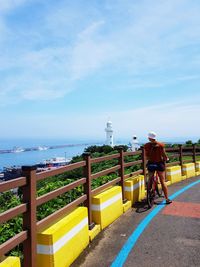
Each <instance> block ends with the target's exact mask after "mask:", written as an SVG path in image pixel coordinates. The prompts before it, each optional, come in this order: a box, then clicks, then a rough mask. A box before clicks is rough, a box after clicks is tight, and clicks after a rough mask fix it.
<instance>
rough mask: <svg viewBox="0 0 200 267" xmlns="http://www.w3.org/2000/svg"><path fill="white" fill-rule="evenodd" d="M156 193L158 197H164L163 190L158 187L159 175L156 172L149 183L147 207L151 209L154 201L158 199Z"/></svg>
mask: <svg viewBox="0 0 200 267" xmlns="http://www.w3.org/2000/svg"><path fill="white" fill-rule="evenodd" d="M156 193H157V195H158V197H161V196H162V188H161V187H160V188H159V187H158V174H157V172H155V173H154V174H153V175H152V176H151V177H150V178H149V179H148V182H147V205H148V208H149V209H150V208H151V207H152V206H153V204H154V199H155V197H156Z"/></svg>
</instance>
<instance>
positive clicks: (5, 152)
mask: <svg viewBox="0 0 200 267" xmlns="http://www.w3.org/2000/svg"><path fill="white" fill-rule="evenodd" d="M93 144H94V143H81V144H63V145H51V146H45V147H46V148H47V149H59V148H64V147H78V146H90V145H93ZM95 144H99V145H100V144H102V143H100V142H99V143H95ZM40 147H41V146H39V147H27V148H22V149H21V151H20V152H21V153H22V152H29V151H38V150H41V149H40ZM15 152H17V151H16V150H15V149H0V154H7V153H15Z"/></svg>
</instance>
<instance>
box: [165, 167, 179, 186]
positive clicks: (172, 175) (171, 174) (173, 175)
mask: <svg viewBox="0 0 200 267" xmlns="http://www.w3.org/2000/svg"><path fill="white" fill-rule="evenodd" d="M166 178H167V180H168V181H170V182H171V183H172V184H173V183H177V182H180V181H181V180H182V175H181V166H172V167H167V168H166Z"/></svg>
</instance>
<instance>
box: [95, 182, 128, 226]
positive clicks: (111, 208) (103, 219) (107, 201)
mask: <svg viewBox="0 0 200 267" xmlns="http://www.w3.org/2000/svg"><path fill="white" fill-rule="evenodd" d="M122 214H123V204H122V189H121V187H120V186H113V187H111V188H110V189H108V190H106V191H104V192H102V193H100V194H98V195H96V196H94V197H93V198H92V220H93V222H95V223H96V224H100V225H101V229H104V228H105V227H106V226H108V225H109V224H111V223H112V222H113V221H114V220H116V219H117V218H118V217H119V216H120V215H122Z"/></svg>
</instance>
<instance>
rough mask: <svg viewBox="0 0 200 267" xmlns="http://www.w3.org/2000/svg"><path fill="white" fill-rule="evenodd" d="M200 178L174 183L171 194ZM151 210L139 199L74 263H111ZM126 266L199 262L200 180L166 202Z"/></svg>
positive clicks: (189, 266) (87, 266) (89, 266)
mask: <svg viewBox="0 0 200 267" xmlns="http://www.w3.org/2000/svg"><path fill="white" fill-rule="evenodd" d="M199 179H200V176H198V177H193V178H190V179H187V180H185V181H182V182H180V183H177V184H173V185H172V186H170V187H169V195H172V194H173V193H175V192H177V191H178V190H180V189H182V188H184V187H185V186H187V185H189V184H191V183H192V182H195V181H198V180H199ZM162 200H163V199H162V198H160V199H157V200H156V202H157V205H155V206H154V207H155V208H156V207H157V206H159V204H160V205H161V202H162ZM150 212H152V209H151V210H148V209H147V207H146V205H145V203H136V205H135V207H133V208H132V209H131V210H129V211H127V212H126V213H125V214H123V215H122V216H121V217H120V218H119V219H118V220H116V221H115V222H113V223H112V224H111V225H110V226H109V227H107V228H106V229H105V230H103V231H102V232H101V233H100V234H99V235H98V236H97V237H96V238H95V239H94V240H93V241H92V243H91V244H90V245H89V247H88V248H87V249H86V250H85V251H84V252H83V253H82V254H81V255H80V257H79V258H78V259H77V260H76V261H75V262H74V263H73V264H72V267H80V266H82V267H108V266H111V264H112V262H113V261H114V260H115V259H116V256H117V255H118V254H119V252H120V251H121V249H122V247H123V245H124V244H125V243H126V241H127V239H128V238H129V237H130V236H131V235H132V233H133V232H134V230H135V229H136V228H137V226H138V225H139V224H140V222H141V221H142V220H143V219H145V218H146V216H147V215H148V214H149V213H150ZM116 266H118V265H116ZM119 266H120V265H119ZM123 266H126V267H128V266H129V267H143V266H145V267H147V266H148V267H151V266H152V267H153V266H154V267H157V266H162V267H165V266H166V267H180V266H181V267H193V266H200V183H198V184H197V185H195V186H193V187H191V188H190V189H188V190H187V191H185V192H183V193H182V194H181V195H179V196H178V197H177V198H175V199H174V201H173V203H172V204H170V205H164V207H163V209H162V210H161V211H160V212H159V213H158V214H157V215H156V216H155V217H154V218H153V219H152V220H151V222H150V223H149V224H148V226H147V227H146V228H145V229H144V231H143V232H142V234H141V235H140V237H139V239H138V240H137V242H136V244H135V246H134V247H133V248H132V249H131V251H130V253H129V254H128V257H127V258H126V261H125V263H124V265H123Z"/></svg>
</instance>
